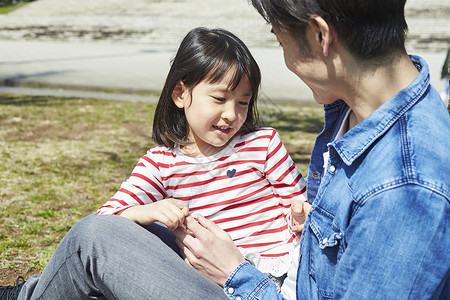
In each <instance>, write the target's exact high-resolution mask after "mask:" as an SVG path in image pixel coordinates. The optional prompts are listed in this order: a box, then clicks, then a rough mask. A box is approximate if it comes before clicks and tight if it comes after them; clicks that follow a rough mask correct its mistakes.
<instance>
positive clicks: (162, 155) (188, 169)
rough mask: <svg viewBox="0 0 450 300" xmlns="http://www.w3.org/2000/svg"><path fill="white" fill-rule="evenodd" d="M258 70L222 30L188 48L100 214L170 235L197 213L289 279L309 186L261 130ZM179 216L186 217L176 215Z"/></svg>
mask: <svg viewBox="0 0 450 300" xmlns="http://www.w3.org/2000/svg"><path fill="white" fill-rule="evenodd" d="M260 80H261V76H260V71H259V67H258V65H257V63H256V61H255V60H254V59H253V57H252V55H251V54H250V52H249V50H248V49H247V47H246V46H245V45H244V44H243V42H242V41H241V40H239V39H238V38H237V37H236V36H234V35H233V34H231V33H230V32H228V31H225V30H221V29H213V30H209V29H206V28H196V29H193V30H192V31H190V32H189V33H188V34H187V36H186V37H185V38H184V40H183V41H182V43H181V45H180V48H179V49H178V52H177V54H176V56H175V58H174V60H173V62H172V66H171V68H170V71H169V74H168V76H167V80H166V83H165V85H164V88H163V91H162V94H161V97H160V99H159V102H158V105H157V108H156V112H155V118H154V124H153V138H154V140H155V141H156V142H157V143H158V144H161V145H160V146H156V147H153V148H151V149H150V150H149V151H148V152H147V154H146V155H145V156H144V157H142V159H141V160H140V161H139V163H138V164H137V165H136V167H135V169H134V170H133V172H132V174H131V176H130V178H129V179H128V180H127V181H126V182H124V183H123V184H122V186H121V188H120V190H119V191H118V192H117V193H116V194H115V195H114V196H113V197H112V198H111V199H110V200H109V201H108V202H106V203H105V204H104V205H103V206H101V207H100V208H99V209H98V211H97V214H121V215H122V216H124V217H127V218H129V219H131V220H133V221H135V222H137V223H139V224H142V225H147V224H151V223H153V222H157V221H158V222H161V223H163V224H165V225H166V226H167V227H168V228H169V229H171V230H172V229H175V228H177V227H178V226H180V225H181V224H182V223H183V221H184V217H185V216H187V214H188V213H189V214H191V215H193V216H194V217H195V216H196V215H198V214H201V215H203V216H205V217H207V218H209V219H210V220H212V221H214V222H215V223H216V224H218V225H219V226H220V227H221V228H223V229H224V230H225V231H226V232H228V233H229V234H230V236H231V237H232V238H233V240H234V242H235V243H236V245H237V246H238V248H239V249H240V250H241V252H242V253H243V255H244V256H245V257H247V258H249V259H251V260H252V262H253V263H254V264H255V265H256V266H257V267H258V268H259V269H260V270H261V271H262V272H265V273H269V274H271V277H272V276H274V277H281V282H282V279H283V278H284V275H285V274H286V272H287V270H288V268H289V266H290V265H291V260H292V259H291V257H290V254H291V253H292V251H293V249H294V245H295V243H297V242H298V241H297V239H296V235H295V233H294V232H293V230H292V225H293V222H292V220H291V218H292V217H291V203H292V201H293V200H294V199H302V200H305V196H304V193H305V190H306V188H305V181H304V179H303V178H302V175H301V174H300V172H299V171H298V170H297V169H296V168H295V165H294V162H293V161H292V159H291V158H290V156H289V155H288V153H287V152H286V149H285V147H284V146H283V144H282V143H281V140H280V137H279V135H278V133H277V132H276V131H275V130H274V129H272V128H258V127H257V126H258V118H257V111H256V98H257V94H258V88H259V85H260ZM180 208H181V209H180Z"/></svg>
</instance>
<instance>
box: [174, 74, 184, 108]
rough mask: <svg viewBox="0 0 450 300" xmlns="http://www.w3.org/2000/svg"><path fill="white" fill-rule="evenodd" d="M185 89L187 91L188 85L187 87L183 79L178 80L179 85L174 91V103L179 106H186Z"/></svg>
mask: <svg viewBox="0 0 450 300" xmlns="http://www.w3.org/2000/svg"><path fill="white" fill-rule="evenodd" d="M185 91H186V87H185V85H184V83H183V81H181V80H180V81H178V83H177V85H176V86H175V88H174V89H173V91H172V100H173V103H175V105H176V106H177V107H178V108H184V100H185V99H184V96H185Z"/></svg>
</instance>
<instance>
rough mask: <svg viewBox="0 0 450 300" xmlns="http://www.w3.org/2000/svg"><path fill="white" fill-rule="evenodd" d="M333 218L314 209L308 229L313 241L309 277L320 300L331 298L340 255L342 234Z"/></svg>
mask: <svg viewBox="0 0 450 300" xmlns="http://www.w3.org/2000/svg"><path fill="white" fill-rule="evenodd" d="M333 221H334V216H333V215H332V214H331V213H329V212H327V211H325V210H323V209H321V208H320V207H316V208H315V209H314V210H313V212H312V214H311V218H310V223H309V227H310V230H311V232H312V235H313V236H314V237H315V238H316V239H315V240H314V239H313V241H312V244H311V249H310V258H309V259H310V270H309V275H310V276H311V277H312V279H313V280H314V281H315V283H316V284H317V289H318V291H319V293H320V295H319V297H320V296H321V298H322V299H332V298H333V283H334V276H335V273H336V266H337V263H338V261H339V259H340V257H341V255H342V249H343V248H342V247H341V241H342V236H343V233H342V232H341V230H340V228H339V227H338V226H337V225H336V224H335V223H334V222H333Z"/></svg>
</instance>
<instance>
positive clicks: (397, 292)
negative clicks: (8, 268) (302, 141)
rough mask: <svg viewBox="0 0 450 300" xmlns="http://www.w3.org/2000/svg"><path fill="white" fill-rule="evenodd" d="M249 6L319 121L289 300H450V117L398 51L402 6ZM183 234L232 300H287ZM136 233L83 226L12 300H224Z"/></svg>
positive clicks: (394, 2) (419, 64)
mask: <svg viewBox="0 0 450 300" xmlns="http://www.w3.org/2000/svg"><path fill="white" fill-rule="evenodd" d="M252 2H253V5H254V6H255V7H256V8H257V9H258V11H259V12H260V13H261V14H262V15H263V16H264V17H265V18H266V19H267V20H268V21H269V22H270V23H271V24H272V26H273V32H274V33H275V35H276V37H277V39H278V40H279V42H280V44H281V46H282V47H283V51H284V57H285V62H286V66H287V67H288V68H289V69H290V70H291V71H292V72H294V73H295V74H296V75H297V76H298V77H299V78H300V79H302V80H303V81H304V82H305V83H306V84H307V85H308V86H309V87H310V89H311V90H312V91H313V94H314V98H315V100H316V101H317V102H318V103H321V104H324V108H325V128H324V130H323V131H322V132H321V133H320V134H319V136H318V137H317V140H316V145H315V147H314V150H313V152H312V156H311V164H310V168H309V174H308V199H309V202H310V203H312V205H313V206H312V210H311V212H310V213H309V215H308V218H307V220H306V222H305V227H304V228H305V229H304V231H303V235H302V240H301V249H300V259H299V260H296V261H295V263H296V264H298V266H297V265H296V266H295V267H294V268H295V269H297V268H298V277H297V278H292V277H288V278H287V279H286V281H285V287H284V293H285V295H286V296H288V297H290V296H291V295H294V297H296V298H297V299H326V298H336V299H340V298H345V299H403V298H406V299H408V298H409V299H448V297H449V295H450V287H449V282H448V278H449V274H450V273H449V272H450V257H449V256H448V255H447V253H448V249H450V235H449V234H448V231H449V229H450V228H449V218H448V216H449V213H450V172H449V170H450V165H449V161H448V159H447V157H446V156H447V154H446V153H447V151H448V149H449V148H450V141H449V139H448V132H450V117H449V115H448V113H447V111H446V109H445V107H444V105H443V103H442V101H441V100H440V98H439V94H438V93H437V92H436V91H435V90H434V89H433V88H432V87H431V86H430V83H429V73H428V67H427V65H426V63H425V62H424V61H423V60H422V59H421V58H419V57H416V56H412V57H409V56H408V55H407V54H406V51H405V49H404V35H405V30H406V23H405V19H404V4H405V1H401V0H389V1H379V0H364V1H357V0H352V1H350V0H348V1H342V0H316V1H314V0H297V1H292V0H285V1H282V0H271V1H269V0H253V1H252ZM300 211H301V209H300ZM125 223H126V224H125ZM185 225H186V227H187V228H188V229H189V230H186V231H184V230H177V231H176V236H177V243H178V245H179V246H180V248H181V250H182V251H183V253H184V255H185V257H186V260H187V261H188V262H189V263H190V264H191V265H192V266H193V267H194V268H195V269H197V270H198V271H200V273H202V274H204V275H205V276H207V277H209V278H210V279H211V280H212V281H214V282H216V283H217V284H218V285H219V286H222V287H223V290H224V291H225V294H226V295H227V296H228V297H229V298H231V299H278V298H282V297H283V296H282V295H281V294H277V289H276V286H275V284H274V283H272V282H271V281H270V279H268V278H267V277H266V276H264V275H263V274H262V273H261V272H259V271H258V270H257V269H256V268H254V267H253V266H252V265H251V264H250V263H249V262H247V261H245V260H244V258H243V257H242V255H241V254H240V253H239V251H237V249H236V247H235V246H234V245H233V243H232V241H231V240H230V239H229V238H228V236H227V235H226V233H224V232H223V231H221V230H220V229H219V228H218V227H217V226H215V225H214V224H213V223H212V222H208V220H206V219H204V218H202V217H201V216H200V217H199V219H198V222H197V221H195V220H193V219H192V218H187V220H186V224H185ZM100 229H101V231H100ZM99 231H100V232H99ZM143 232H145V229H142V228H140V227H139V226H138V225H135V226H133V224H132V222H131V221H129V220H126V219H125V218H121V217H118V216H91V217H88V218H87V219H85V220H83V221H81V222H80V223H79V224H77V225H76V226H75V227H74V228H73V230H72V231H71V232H69V233H68V235H67V236H66V238H65V239H64V240H63V241H62V242H61V244H60V245H59V246H58V249H57V250H56V252H55V255H54V256H53V257H52V260H51V261H50V263H49V266H50V267H49V266H48V267H47V268H46V270H48V272H47V273H49V272H52V273H51V274H52V276H48V274H47V275H46V276H44V274H43V277H46V280H45V281H44V282H46V283H45V284H44V283H42V281H41V282H40V284H37V285H35V284H34V283H33V280H31V282H30V283H29V284H28V282H27V284H26V285H25V287H24V289H22V292H21V294H20V296H19V299H33V298H35V297H39V296H41V295H52V294H51V293H50V292H48V291H52V292H54V294H53V295H58V292H59V293H60V294H64V295H65V298H68V299H77V298H88V296H87V295H90V296H91V298H94V299H95V297H97V298H101V297H106V298H109V297H115V298H117V299H125V298H126V297H127V296H128V298H129V299H131V298H135V299H141V298H147V299H173V298H175V299H176V298H183V299H198V298H201V299H215V298H217V299H220V298H223V297H224V294H223V292H222V291H221V289H220V288H217V286H215V285H214V284H211V281H209V280H208V279H206V278H204V277H202V276H199V274H198V273H197V272H195V271H194V270H193V269H192V268H190V267H186V266H184V265H183V264H181V263H180V262H179V261H178V260H177V257H176V255H175V254H173V253H172V254H171V253H170V251H169V252H168V251H166V250H167V249H166V248H164V247H165V246H164V245H161V244H162V243H161V242H158V241H157V239H155V238H154V237H152V235H149V234H143ZM116 235H118V236H120V237H121V243H120V244H117V239H114V241H112V240H113V237H114V236H116ZM136 240H137V242H138V244H136V243H137V242H136ZM153 252H154V253H153ZM124 253H126V255H125V256H124ZM143 253H145V255H143ZM152 254H153V255H152ZM124 257H125V258H124ZM52 270H53V271H52ZM55 270H56V271H55ZM115 270H116V271H115ZM45 272H46V271H44V273H45ZM94 274H95V275H94ZM68 281H71V282H73V283H74V284H72V285H70V284H67V282H68ZM58 286H60V290H59V291H58V289H57V287H58ZM130 294H131V295H134V296H130ZM48 297H50V296H48ZM71 297H72V298H71ZM130 297H131V298H130ZM43 298H45V297H43Z"/></svg>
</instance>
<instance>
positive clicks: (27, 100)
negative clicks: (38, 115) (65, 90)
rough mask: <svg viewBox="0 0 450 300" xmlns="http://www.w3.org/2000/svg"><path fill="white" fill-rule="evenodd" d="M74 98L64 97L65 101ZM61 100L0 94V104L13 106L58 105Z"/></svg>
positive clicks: (61, 102)
mask: <svg viewBox="0 0 450 300" xmlns="http://www.w3.org/2000/svg"><path fill="white" fill-rule="evenodd" d="M75 99H76V98H64V100H65V101H70V100H75ZM62 104H63V101H60V100H59V101H55V99H54V98H52V97H48V96H29V95H25V96H23V95H20V96H18V95H7V96H5V95H0V105H14V106H29V105H33V106H59V105H62Z"/></svg>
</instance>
